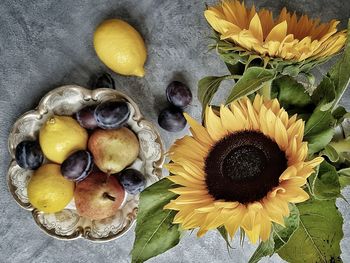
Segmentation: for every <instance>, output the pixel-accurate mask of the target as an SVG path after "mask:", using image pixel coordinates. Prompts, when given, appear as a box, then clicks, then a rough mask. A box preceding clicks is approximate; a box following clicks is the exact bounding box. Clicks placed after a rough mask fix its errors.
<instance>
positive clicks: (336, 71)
mask: <svg viewBox="0 0 350 263" xmlns="http://www.w3.org/2000/svg"><path fill="white" fill-rule="evenodd" d="M328 76H329V78H330V79H331V80H332V81H333V83H334V87H335V93H336V98H335V103H334V105H337V104H338V102H339V100H340V99H341V97H342V95H343V94H344V92H345V90H346V88H347V87H348V86H349V83H350V20H349V22H348V30H347V40H346V43H345V50H344V53H343V54H342V56H341V58H340V59H339V60H338V62H337V63H336V64H335V65H334V66H333V67H332V68H331V70H330V71H329V73H328Z"/></svg>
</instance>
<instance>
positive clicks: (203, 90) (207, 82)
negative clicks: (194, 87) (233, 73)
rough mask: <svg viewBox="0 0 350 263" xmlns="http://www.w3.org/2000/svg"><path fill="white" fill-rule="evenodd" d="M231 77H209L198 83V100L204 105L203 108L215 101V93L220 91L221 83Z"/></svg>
mask: <svg viewBox="0 0 350 263" xmlns="http://www.w3.org/2000/svg"><path fill="white" fill-rule="evenodd" d="M229 78H230V75H229V76H221V77H218V76H209V77H205V78H202V79H201V80H200V81H199V82H198V99H199V101H200V102H201V104H202V107H203V109H204V107H206V106H207V105H208V104H209V103H210V102H211V100H212V99H213V97H214V95H215V93H216V92H217V91H218V89H219V87H220V84H221V81H223V80H224V79H229Z"/></svg>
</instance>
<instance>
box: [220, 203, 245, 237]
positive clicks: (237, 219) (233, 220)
mask: <svg viewBox="0 0 350 263" xmlns="http://www.w3.org/2000/svg"><path fill="white" fill-rule="evenodd" d="M246 210H247V209H246V207H245V206H244V205H239V206H238V207H236V208H235V209H233V210H232V215H231V216H230V217H229V218H228V220H227V221H226V222H225V224H224V225H225V228H226V230H227V232H228V234H229V235H230V237H231V238H233V236H234V235H235V233H236V231H237V229H238V227H239V226H240V225H241V222H242V219H243V217H244V215H245V213H246Z"/></svg>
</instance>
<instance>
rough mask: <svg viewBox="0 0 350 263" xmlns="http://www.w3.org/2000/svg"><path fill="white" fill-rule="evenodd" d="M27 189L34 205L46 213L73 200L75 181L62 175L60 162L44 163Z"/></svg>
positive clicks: (54, 210)
mask: <svg viewBox="0 0 350 263" xmlns="http://www.w3.org/2000/svg"><path fill="white" fill-rule="evenodd" d="M27 191H28V198H29V202H30V203H31V204H32V206H34V207H35V208H37V209H38V210H40V211H43V212H46V213H55V212H59V211H61V210H62V209H64V208H65V207H66V206H67V204H68V203H69V202H70V201H71V200H72V198H73V194H74V183H73V182H71V181H68V180H67V179H65V178H64V177H63V176H62V174H61V171H60V166H59V165H58V164H44V165H43V166H41V167H40V168H39V169H38V170H36V171H35V172H34V174H33V176H32V178H31V179H30V181H29V183H28V187H27Z"/></svg>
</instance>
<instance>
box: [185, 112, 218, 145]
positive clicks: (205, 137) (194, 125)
mask: <svg viewBox="0 0 350 263" xmlns="http://www.w3.org/2000/svg"><path fill="white" fill-rule="evenodd" d="M184 117H185V119H186V121H187V122H188V124H189V125H190V127H191V128H190V130H191V133H192V134H193V136H194V137H195V138H196V140H198V141H199V142H201V143H204V144H206V145H209V146H211V145H212V144H213V140H212V139H211V137H210V136H209V134H208V132H207V130H206V129H205V128H204V127H203V126H202V125H200V124H199V123H198V122H196V121H195V120H194V119H192V117H191V116H190V115H188V114H187V113H184Z"/></svg>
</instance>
